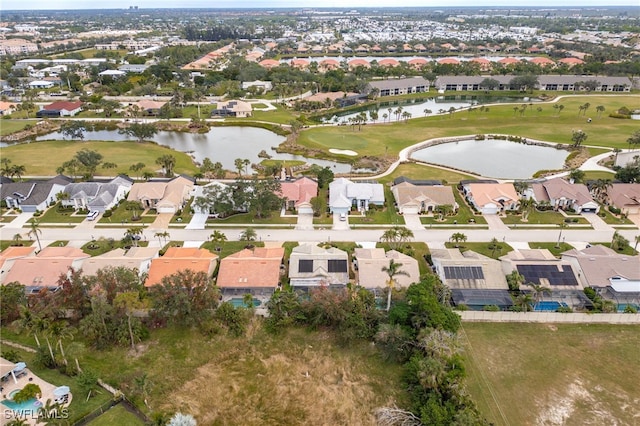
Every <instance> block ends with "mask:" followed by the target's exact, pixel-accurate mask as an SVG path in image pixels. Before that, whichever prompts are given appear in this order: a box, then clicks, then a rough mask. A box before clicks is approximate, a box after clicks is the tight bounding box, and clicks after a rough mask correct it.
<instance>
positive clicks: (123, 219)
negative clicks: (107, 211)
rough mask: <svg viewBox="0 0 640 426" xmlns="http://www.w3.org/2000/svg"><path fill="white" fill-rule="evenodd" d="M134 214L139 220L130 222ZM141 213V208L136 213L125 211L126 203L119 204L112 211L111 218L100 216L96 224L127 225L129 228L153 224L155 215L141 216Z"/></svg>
mask: <svg viewBox="0 0 640 426" xmlns="http://www.w3.org/2000/svg"><path fill="white" fill-rule="evenodd" d="M134 213H135V214H137V215H139V217H140V220H136V221H132V218H133V216H134ZM142 213H143V211H142V208H140V209H138V210H137V211H133V210H127V209H126V203H120V204H118V206H117V207H116V208H115V210H112V214H111V216H109V217H104V216H100V220H99V221H98V223H115V224H117V223H120V224H126V223H128V224H130V225H131V226H141V225H142V224H145V223H153V222H154V221H155V220H156V218H157V216H156V215H151V214H144V215H143V214H142Z"/></svg>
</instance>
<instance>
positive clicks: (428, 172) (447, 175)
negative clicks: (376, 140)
mask: <svg viewBox="0 0 640 426" xmlns="http://www.w3.org/2000/svg"><path fill="white" fill-rule="evenodd" d="M400 176H405V177H408V178H409V179H425V180H431V179H433V180H441V181H442V182H443V183H458V182H460V181H461V180H464V179H473V176H471V175H466V174H464V173H458V172H454V171H452V170H447V169H442V168H440V167H433V166H427V165H424V164H418V163H405V164H400V165H399V166H398V167H397V168H396V169H395V170H394V171H393V173H391V174H390V175H388V176H384V177H382V178H380V179H378V181H379V182H380V183H388V182H393V180H394V179H395V178H397V177H400Z"/></svg>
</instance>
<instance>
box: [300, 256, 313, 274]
mask: <svg viewBox="0 0 640 426" xmlns="http://www.w3.org/2000/svg"><path fill="white" fill-rule="evenodd" d="M298 272H313V260H308V259H300V260H298Z"/></svg>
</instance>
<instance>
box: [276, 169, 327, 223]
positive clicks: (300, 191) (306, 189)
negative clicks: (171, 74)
mask: <svg viewBox="0 0 640 426" xmlns="http://www.w3.org/2000/svg"><path fill="white" fill-rule="evenodd" d="M278 195H279V196H280V197H282V198H284V199H285V207H286V208H287V209H295V210H296V211H298V213H310V214H313V208H312V207H311V199H312V198H313V197H317V196H318V182H316V181H315V180H313V179H309V178H308V177H301V178H298V179H296V180H292V181H284V182H281V183H280V194H278Z"/></svg>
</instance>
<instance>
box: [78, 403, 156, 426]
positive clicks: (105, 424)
mask: <svg viewBox="0 0 640 426" xmlns="http://www.w3.org/2000/svg"><path fill="white" fill-rule="evenodd" d="M113 425H128V426H129V425H130V426H138V425H139V426H144V422H143V421H142V420H140V418H138V416H136V415H134V414H132V413H131V412H129V411H127V409H126V408H124V406H123V405H122V404H118V405H116V406H115V407H111V408H110V409H109V410H108V411H106V412H105V413H104V414H102V415H101V416H100V417H98V418H96V419H95V420H93V421H91V422H89V423H88V426H113Z"/></svg>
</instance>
